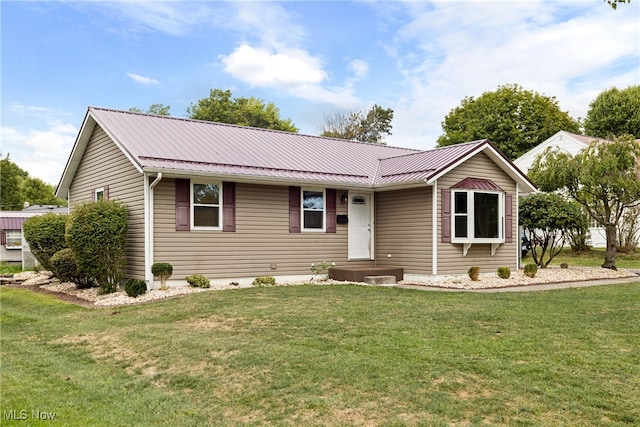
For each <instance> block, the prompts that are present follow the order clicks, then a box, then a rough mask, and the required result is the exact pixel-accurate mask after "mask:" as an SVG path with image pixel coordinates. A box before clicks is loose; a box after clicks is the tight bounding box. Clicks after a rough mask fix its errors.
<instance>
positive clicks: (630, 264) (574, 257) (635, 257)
mask: <svg viewBox="0 0 640 427" xmlns="http://www.w3.org/2000/svg"><path fill="white" fill-rule="evenodd" d="M545 259H546V255H545ZM530 262H533V258H532V257H531V252H529V253H528V254H527V256H525V257H524V258H523V259H522V263H523V265H524V264H527V263H530ZM563 262H566V263H567V264H569V265H570V266H571V267H600V266H601V265H602V264H603V263H604V248H592V249H591V250H590V251H588V252H584V253H579V254H577V253H574V252H572V251H571V249H569V248H564V249H562V252H560V254H559V255H557V256H556V257H554V258H553V260H551V264H549V266H550V267H557V266H559V265H560V264H562V263H563ZM616 267H618V268H630V269H639V270H640V251H639V252H636V253H632V254H625V253H620V252H618V253H616Z"/></svg>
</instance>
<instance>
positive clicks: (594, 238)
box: [513, 130, 607, 248]
mask: <svg viewBox="0 0 640 427" xmlns="http://www.w3.org/2000/svg"><path fill="white" fill-rule="evenodd" d="M598 140H601V139H600V138H597V137H592V136H585V135H578V134H575V133H571V132H565V131H563V130H561V131H560V132H558V133H556V134H555V135H553V136H551V137H550V138H548V139H547V140H546V141H544V142H543V143H541V144H538V145H537V146H535V147H533V148H532V149H531V150H529V151H527V152H526V153H524V154H523V155H522V156H520V157H518V158H517V159H516V160H514V161H513V163H514V164H515V165H516V166H517V167H518V169H520V170H521V171H523V172H524V173H526V174H528V173H529V170H530V169H531V166H532V165H533V162H534V161H535V160H536V158H537V157H538V156H539V155H541V154H542V153H544V152H545V150H546V149H547V148H559V149H560V150H562V151H565V152H566V153H568V154H571V155H572V156H575V155H576V154H578V153H579V152H580V151H582V150H584V149H585V148H587V147H588V146H589V144H591V143H592V142H593V141H598ZM589 233H590V234H591V241H590V243H589V244H590V245H591V246H593V247H595V248H604V247H605V246H606V245H607V237H606V234H605V231H604V228H603V227H600V226H598V224H597V223H596V222H595V221H591V223H590V227H589Z"/></svg>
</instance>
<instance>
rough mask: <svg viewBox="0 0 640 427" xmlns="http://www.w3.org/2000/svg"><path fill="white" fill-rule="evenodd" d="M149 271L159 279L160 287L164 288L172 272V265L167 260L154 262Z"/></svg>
mask: <svg viewBox="0 0 640 427" xmlns="http://www.w3.org/2000/svg"><path fill="white" fill-rule="evenodd" d="M151 273H153V275H154V276H156V277H157V278H159V279H160V286H161V287H162V289H166V288H167V279H168V278H169V277H171V274H173V266H172V265H171V264H169V263H168V262H156V263H155V264H153V265H152V266H151Z"/></svg>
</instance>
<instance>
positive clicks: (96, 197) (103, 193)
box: [93, 187, 107, 202]
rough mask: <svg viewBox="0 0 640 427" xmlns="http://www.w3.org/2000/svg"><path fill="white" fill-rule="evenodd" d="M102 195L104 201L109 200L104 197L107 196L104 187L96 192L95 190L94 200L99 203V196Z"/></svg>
mask: <svg viewBox="0 0 640 427" xmlns="http://www.w3.org/2000/svg"><path fill="white" fill-rule="evenodd" d="M100 193H102V200H107V199H106V198H105V197H104V196H105V192H104V187H100V188H96V189H95V190H93V200H94V201H95V202H97V201H99V200H100V199H99V198H98V194H100Z"/></svg>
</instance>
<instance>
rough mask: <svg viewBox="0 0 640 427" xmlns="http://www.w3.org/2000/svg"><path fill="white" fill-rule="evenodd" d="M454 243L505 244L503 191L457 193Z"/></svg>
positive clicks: (461, 191) (454, 211) (454, 191)
mask: <svg viewBox="0 0 640 427" xmlns="http://www.w3.org/2000/svg"><path fill="white" fill-rule="evenodd" d="M452 193H453V194H452V195H453V197H452V203H453V206H452V212H453V224H452V227H453V239H452V242H453V243H502V242H504V227H503V217H504V196H503V194H502V193H500V192H488V191H478V190H453V191H452Z"/></svg>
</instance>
